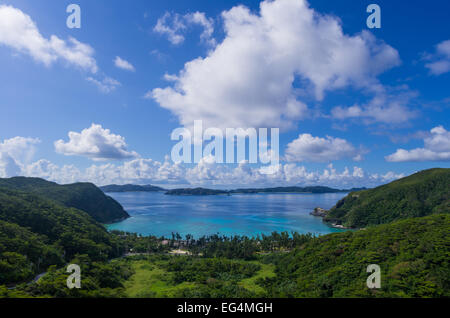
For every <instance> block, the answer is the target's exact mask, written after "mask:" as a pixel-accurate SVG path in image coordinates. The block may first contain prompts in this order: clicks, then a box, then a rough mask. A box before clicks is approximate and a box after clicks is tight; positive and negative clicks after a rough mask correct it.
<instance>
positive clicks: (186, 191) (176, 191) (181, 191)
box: [166, 188, 230, 195]
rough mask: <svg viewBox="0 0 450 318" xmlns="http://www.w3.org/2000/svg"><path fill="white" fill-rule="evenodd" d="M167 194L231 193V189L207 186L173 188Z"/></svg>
mask: <svg viewBox="0 0 450 318" xmlns="http://www.w3.org/2000/svg"><path fill="white" fill-rule="evenodd" d="M166 194H167V195H230V192H229V191H225V190H212V189H205V188H195V189H189V188H188V189H173V190H169V191H167V192H166Z"/></svg>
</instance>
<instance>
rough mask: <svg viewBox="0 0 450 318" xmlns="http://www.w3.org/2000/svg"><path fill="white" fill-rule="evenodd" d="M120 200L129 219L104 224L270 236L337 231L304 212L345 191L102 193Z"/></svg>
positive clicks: (145, 231) (158, 232)
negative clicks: (187, 193) (220, 193)
mask: <svg viewBox="0 0 450 318" xmlns="http://www.w3.org/2000/svg"><path fill="white" fill-rule="evenodd" d="M108 195H109V196H111V197H113V198H114V199H116V200H117V201H118V202H120V203H121V204H122V206H123V207H124V209H125V210H126V211H127V212H128V213H129V214H130V216H131V218H128V219H127V220H124V221H122V222H119V223H115V224H109V225H106V226H107V228H108V229H110V230H121V231H127V232H134V233H139V234H142V235H155V236H157V237H161V236H164V237H167V238H169V237H171V233H172V232H173V233H177V232H178V233H179V234H181V235H182V236H183V237H184V236H185V235H186V234H191V235H193V236H194V237H195V238H199V237H201V236H203V235H212V234H220V235H226V236H232V235H246V236H249V237H255V236H256V235H258V234H262V233H264V234H270V233H272V232H273V231H277V232H282V231H288V232H292V231H294V232H299V233H313V234H315V235H322V234H328V233H333V232H342V231H343V230H340V229H335V228H332V227H329V226H327V225H326V224H324V223H323V222H322V219H321V218H319V217H314V216H311V215H309V213H310V212H311V211H312V210H313V209H314V208H316V207H321V208H324V209H329V208H331V207H332V206H334V205H335V204H336V202H337V201H339V200H340V199H341V198H343V197H344V196H345V195H346V193H326V194H303V193H301V194H300V193H292V194H291V193H276V194H271V193H264V194H234V195H231V196H226V195H215V196H169V195H165V194H164V193H161V192H126V193H108Z"/></svg>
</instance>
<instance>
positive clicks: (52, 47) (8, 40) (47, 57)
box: [0, 5, 98, 73]
mask: <svg viewBox="0 0 450 318" xmlns="http://www.w3.org/2000/svg"><path fill="white" fill-rule="evenodd" d="M0 44H3V45H6V46H8V47H10V48H12V49H14V50H15V51H18V52H21V53H25V54H28V55H30V56H31V57H33V58H34V59H35V60H36V61H39V62H42V63H44V64H45V65H47V66H49V65H51V64H52V63H54V62H56V61H58V60H62V61H65V62H67V63H68V64H70V65H74V66H77V67H80V68H82V69H84V70H88V71H90V72H92V73H96V72H97V70H98V67H97V63H96V61H95V59H94V57H93V55H94V49H93V48H92V47H91V46H89V45H88V44H85V43H81V42H79V41H78V40H76V39H75V38H72V37H70V38H69V39H68V40H67V41H64V40H62V39H60V38H58V37H57V36H55V35H51V36H50V38H49V39H47V38H45V37H43V36H42V34H41V33H40V32H39V29H38V27H37V26H36V23H35V22H34V21H33V20H32V19H31V17H30V16H29V15H27V14H25V13H24V12H22V11H21V10H19V9H16V8H14V7H12V6H7V5H0Z"/></svg>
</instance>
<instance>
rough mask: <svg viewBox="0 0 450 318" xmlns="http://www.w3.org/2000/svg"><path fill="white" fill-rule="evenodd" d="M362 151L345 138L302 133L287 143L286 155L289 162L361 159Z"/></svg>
mask: <svg viewBox="0 0 450 318" xmlns="http://www.w3.org/2000/svg"><path fill="white" fill-rule="evenodd" d="M361 156H362V153H361V151H360V150H358V149H356V148H355V147H354V146H353V145H352V144H351V143H349V142H348V141H347V140H345V139H341V138H335V137H331V136H327V137H326V138H320V137H314V136H312V135H310V134H301V135H299V136H298V138H297V139H295V140H294V141H292V142H291V143H289V144H288V145H287V148H286V151H285V157H286V160H287V161H288V162H331V161H334V160H339V159H344V158H352V159H353V160H355V161H359V160H361Z"/></svg>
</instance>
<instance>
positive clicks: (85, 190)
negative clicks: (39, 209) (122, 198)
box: [0, 177, 129, 223]
mask: <svg viewBox="0 0 450 318" xmlns="http://www.w3.org/2000/svg"><path fill="white" fill-rule="evenodd" d="M0 187H3V188H7V189H13V190H19V191H24V192H27V193H32V194H35V195H38V196H40V197H44V198H47V199H50V200H54V201H56V202H58V203H60V204H62V205H64V206H67V207H72V208H76V209H79V210H82V211H84V212H86V213H88V214H89V215H90V216H92V217H93V218H94V219H95V220H96V221H98V222H101V223H113V222H116V221H120V220H123V219H126V218H128V217H129V215H128V213H127V212H125V210H124V209H123V208H122V206H121V205H120V204H119V203H118V202H117V201H115V200H114V199H113V198H111V197H109V196H106V195H105V194H104V193H103V191H101V190H100V189H99V188H97V187H96V186H95V185H93V184H91V183H75V184H67V185H59V184H57V183H54V182H49V181H46V180H43V179H39V178H25V177H15V178H10V179H0Z"/></svg>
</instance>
